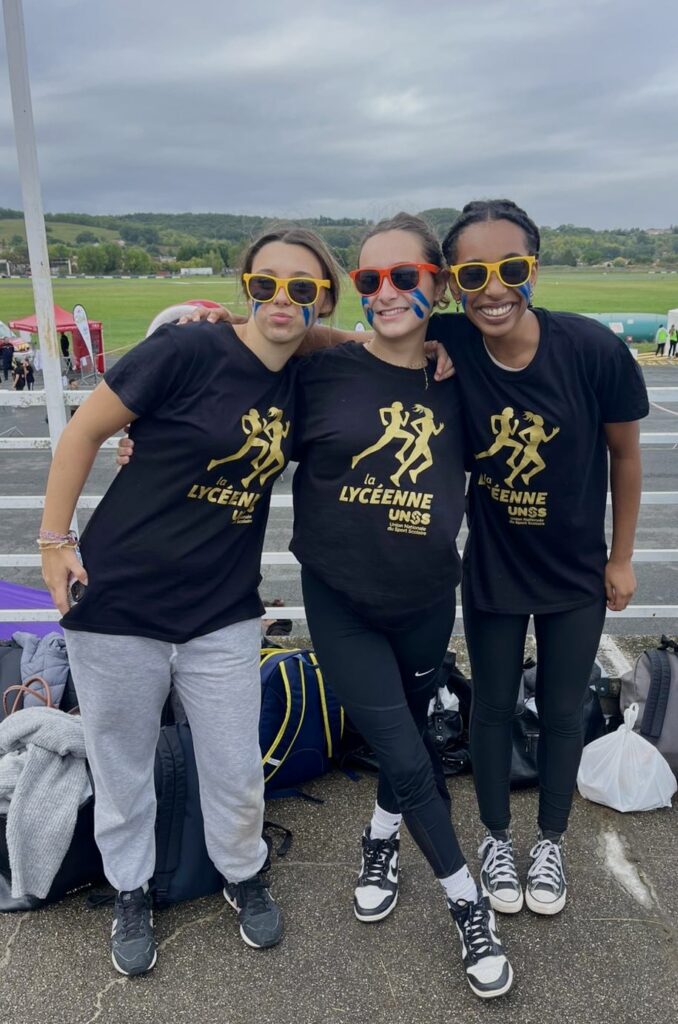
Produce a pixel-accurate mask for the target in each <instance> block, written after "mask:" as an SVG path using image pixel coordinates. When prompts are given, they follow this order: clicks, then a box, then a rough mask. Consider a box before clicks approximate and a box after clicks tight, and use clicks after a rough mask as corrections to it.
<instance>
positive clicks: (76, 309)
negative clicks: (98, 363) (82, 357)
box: [73, 306, 94, 366]
mask: <svg viewBox="0 0 678 1024" xmlns="http://www.w3.org/2000/svg"><path fill="white" fill-rule="evenodd" d="M73 319H74V320H75V326H76V327H77V328H78V330H79V331H80V334H81V335H82V340H83V341H84V342H85V345H87V351H88V352H89V357H90V359H91V360H92V366H94V349H93V348H92V338H91V336H90V333H89V322H88V320H87V313H86V312H85V310H84V308H83V307H82V306H73Z"/></svg>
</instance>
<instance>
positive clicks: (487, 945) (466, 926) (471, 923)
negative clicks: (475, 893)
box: [461, 903, 497, 961]
mask: <svg viewBox="0 0 678 1024" xmlns="http://www.w3.org/2000/svg"><path fill="white" fill-rule="evenodd" d="M461 926H462V929H463V932H464V939H465V941H466V949H467V951H468V954H469V956H470V958H471V959H472V960H473V961H476V960H478V959H480V958H481V957H484V956H495V955H497V948H496V945H495V943H494V940H493V938H492V933H491V932H490V915H489V912H488V910H487V907H484V906H483V905H482V903H469V905H468V907H467V908H466V913H465V915H464V917H463V919H462V921H461Z"/></svg>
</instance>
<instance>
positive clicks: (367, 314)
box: [360, 295, 374, 327]
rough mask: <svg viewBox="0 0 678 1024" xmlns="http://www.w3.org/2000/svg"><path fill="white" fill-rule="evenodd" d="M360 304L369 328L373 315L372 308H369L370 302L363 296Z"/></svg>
mask: <svg viewBox="0 0 678 1024" xmlns="http://www.w3.org/2000/svg"><path fill="white" fill-rule="evenodd" d="M360 302H361V304H362V307H363V313H364V314H365V319H366V320H367V322H368V324H369V325H370V327H371V326H372V324H373V322H374V313H373V312H372V308H371V306H370V300H369V299H368V298H367V296H366V295H363V296H362V298H361V300H360Z"/></svg>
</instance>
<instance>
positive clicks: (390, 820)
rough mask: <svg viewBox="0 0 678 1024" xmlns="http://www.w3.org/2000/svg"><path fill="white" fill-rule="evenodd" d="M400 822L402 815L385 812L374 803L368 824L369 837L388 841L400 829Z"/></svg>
mask: <svg viewBox="0 0 678 1024" xmlns="http://www.w3.org/2000/svg"><path fill="white" fill-rule="evenodd" d="M402 820H403V816H402V814H393V812H392V811H385V810H384V808H383V807H380V806H379V804H376V803H375V805H374V811H373V812H372V821H371V822H370V835H371V836H372V838H373V839H390V838H391V836H393V835H395V833H396V832H397V831H398V829H399V828H400V826H401V824H402Z"/></svg>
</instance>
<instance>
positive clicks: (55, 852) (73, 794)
mask: <svg viewBox="0 0 678 1024" xmlns="http://www.w3.org/2000/svg"><path fill="white" fill-rule="evenodd" d="M90 793H91V787H90V784H89V778H88V775H87V766H86V763H85V735H84V731H83V726H82V722H81V721H80V719H79V718H77V717H75V716H73V715H66V714H64V712H63V711H59V710H58V709H57V708H26V709H25V710H23V711H21V712H20V713H19V714H16V715H10V716H9V717H8V718H6V719H5V720H4V722H2V723H0V808H1V807H2V806H3V803H4V806H6V807H7V829H6V835H7V851H8V854H9V865H10V869H11V873H12V896H13V897H14V898H18V897H20V896H25V895H26V894H30V895H32V896H37V897H38V898H39V899H44V898H45V897H46V896H47V894H48V892H49V890H50V888H51V887H52V883H53V881H54V878H55V876H56V873H57V871H58V870H59V868H60V867H61V864H62V861H63V859H64V857H65V856H66V853H67V851H68V848H69V846H70V844H71V840H72V838H73V832H74V830H75V823H76V819H77V817H78V808H79V807H80V805H81V804H82V803H84V801H85V800H86V799H87V797H88V796H89V795H90Z"/></svg>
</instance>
